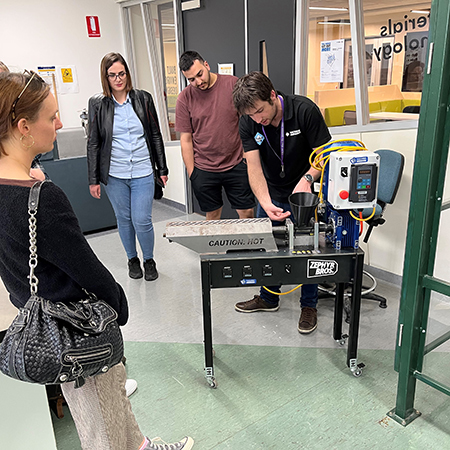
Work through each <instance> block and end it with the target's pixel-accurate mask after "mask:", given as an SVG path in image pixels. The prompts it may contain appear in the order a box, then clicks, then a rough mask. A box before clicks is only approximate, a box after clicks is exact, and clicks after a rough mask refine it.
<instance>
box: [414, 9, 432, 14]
mask: <svg viewBox="0 0 450 450" xmlns="http://www.w3.org/2000/svg"><path fill="white" fill-rule="evenodd" d="M411 12H412V13H416V14H430V10H429V9H424V10H419V9H412V10H411Z"/></svg>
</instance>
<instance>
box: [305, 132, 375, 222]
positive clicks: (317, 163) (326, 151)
mask: <svg viewBox="0 0 450 450" xmlns="http://www.w3.org/2000/svg"><path fill="white" fill-rule="evenodd" d="M347 141H348V139H336V140H335V141H333V142H334V143H337V142H347ZM352 141H355V142H358V143H359V144H361V145H362V147H351V146H348V145H341V146H336V147H331V148H324V147H326V146H327V145H330V143H329V142H327V143H326V144H323V145H321V146H320V147H317V148H316V149H315V150H314V151H313V152H312V153H311V154H310V155H309V164H310V165H311V167H312V168H314V169H316V170H319V171H320V172H321V175H320V188H319V201H320V203H323V176H324V172H325V167H326V165H327V164H328V162H329V160H330V153H332V152H343V151H351V152H355V151H367V148H366V147H365V145H364V143H363V142H361V141H359V140H358V139H352ZM314 155H315V157H314V159H313V156H314ZM350 214H351V212H350ZM373 214H375V211H374V213H373ZM373 214H372V216H370V218H371V217H373ZM351 215H352V217H353V218H354V219H356V217H355V216H353V214H351ZM357 220H360V219H357ZM365 220H369V219H365Z"/></svg>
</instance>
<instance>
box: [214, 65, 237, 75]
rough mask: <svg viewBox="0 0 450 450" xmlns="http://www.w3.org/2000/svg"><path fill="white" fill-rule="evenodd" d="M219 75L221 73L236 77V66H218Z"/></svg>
mask: <svg viewBox="0 0 450 450" xmlns="http://www.w3.org/2000/svg"><path fill="white" fill-rule="evenodd" d="M217 73H220V74H222V75H234V64H233V63H223V64H217Z"/></svg>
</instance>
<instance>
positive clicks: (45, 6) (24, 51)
mask: <svg viewBox="0 0 450 450" xmlns="http://www.w3.org/2000/svg"><path fill="white" fill-rule="evenodd" d="M1 3H2V4H1V6H0V42H2V46H1V50H0V61H3V62H4V63H5V64H6V65H8V66H9V67H10V68H11V69H12V70H15V69H18V70H23V69H32V70H36V69H37V67H38V66H49V65H51V66H58V65H75V66H76V70H77V76H78V82H79V93H78V94H65V95H60V96H59V109H60V113H61V119H62V122H63V124H64V128H65V129H66V130H67V129H68V128H74V127H76V128H78V127H80V124H81V122H80V118H79V115H80V110H81V109H83V108H85V107H87V102H88V99H89V97H90V96H91V95H93V94H95V93H96V92H101V83H100V61H101V59H102V57H103V56H104V55H105V54H106V53H108V52H112V51H117V52H119V53H122V54H123V55H124V56H125V57H126V55H125V45H124V37H123V30H122V24H121V16H120V6H119V5H118V4H116V2H115V1H114V0H95V1H92V0H76V1H74V0H40V1H36V0H21V1H20V2H14V1H2V2H1ZM86 16H98V17H99V22H100V32H101V37H100V38H89V37H88V35H87V29H86ZM144 45H145V43H144ZM150 81H151V80H150ZM144 88H145V87H144ZM166 153H167V159H168V165H169V170H170V174H169V178H170V182H169V185H168V186H167V188H166V189H165V192H164V196H165V198H168V199H170V200H174V201H176V202H178V203H181V204H185V187H184V166H183V163H182V161H181V149H180V147H179V144H178V145H176V144H175V145H173V144H168V145H167V149H166Z"/></svg>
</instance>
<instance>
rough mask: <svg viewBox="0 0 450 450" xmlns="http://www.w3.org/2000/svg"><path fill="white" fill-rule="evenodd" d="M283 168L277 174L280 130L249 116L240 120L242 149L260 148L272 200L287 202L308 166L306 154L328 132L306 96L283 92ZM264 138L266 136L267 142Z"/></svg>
mask: <svg viewBox="0 0 450 450" xmlns="http://www.w3.org/2000/svg"><path fill="white" fill-rule="evenodd" d="M278 94H279V95H282V96H283V100H284V114H283V117H284V135H285V137H284V170H285V177H284V178H281V177H280V172H281V160H280V153H281V152H280V130H281V122H280V125H279V126H278V127H273V126H271V125H269V126H266V127H264V130H265V134H266V136H267V139H266V137H265V136H264V133H263V130H262V126H261V125H260V124H258V123H256V122H255V121H254V120H252V119H251V118H250V117H249V116H242V117H241V118H240V121H239V133H240V135H241V139H242V143H243V146H244V152H249V151H252V150H259V153H260V157H261V164H262V169H263V172H264V176H265V178H266V180H267V185H268V187H269V194H270V197H271V198H272V200H276V201H279V202H287V201H288V197H289V195H290V194H292V191H293V189H294V187H295V186H296V184H297V183H298V182H299V181H300V178H301V177H302V176H303V175H304V174H305V173H306V172H307V171H308V170H309V167H310V164H309V155H310V154H311V152H312V151H313V149H314V148H316V147H319V146H321V145H323V144H326V143H327V142H328V141H329V140H330V139H331V135H330V132H329V131H328V127H327V126H326V124H325V121H324V119H323V116H322V114H321V112H320V110H319V108H318V107H317V105H316V104H315V103H314V102H312V101H311V100H310V99H309V98H307V97H303V96H301V95H284V94H283V93H281V92H278ZM267 140H269V142H270V145H269V144H268V142H267Z"/></svg>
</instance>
